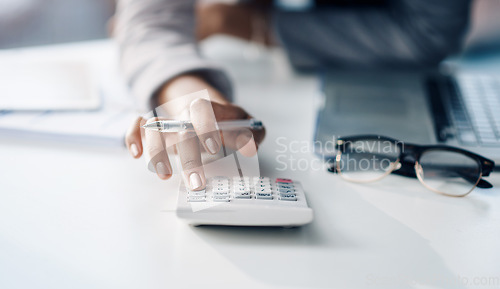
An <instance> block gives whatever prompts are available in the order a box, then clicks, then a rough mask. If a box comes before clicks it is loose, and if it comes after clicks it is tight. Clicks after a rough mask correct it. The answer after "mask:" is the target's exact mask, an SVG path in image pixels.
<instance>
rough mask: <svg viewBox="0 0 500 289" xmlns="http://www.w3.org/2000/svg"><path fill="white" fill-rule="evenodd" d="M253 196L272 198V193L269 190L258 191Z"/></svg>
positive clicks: (265, 198)
mask: <svg viewBox="0 0 500 289" xmlns="http://www.w3.org/2000/svg"><path fill="white" fill-rule="evenodd" d="M255 198H257V199H264V200H272V199H273V193H271V192H258V193H255Z"/></svg>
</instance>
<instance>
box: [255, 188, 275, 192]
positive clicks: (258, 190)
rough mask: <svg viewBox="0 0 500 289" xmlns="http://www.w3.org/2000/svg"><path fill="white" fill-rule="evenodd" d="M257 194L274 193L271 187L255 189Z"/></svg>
mask: <svg viewBox="0 0 500 289" xmlns="http://www.w3.org/2000/svg"><path fill="white" fill-rule="evenodd" d="M255 193H272V191H271V187H261V188H255Z"/></svg>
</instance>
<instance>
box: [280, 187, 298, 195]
mask: <svg viewBox="0 0 500 289" xmlns="http://www.w3.org/2000/svg"><path fill="white" fill-rule="evenodd" d="M278 192H279V193H280V194H294V193H295V190H294V189H285V188H278Z"/></svg>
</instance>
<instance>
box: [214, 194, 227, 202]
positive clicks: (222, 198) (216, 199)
mask: <svg viewBox="0 0 500 289" xmlns="http://www.w3.org/2000/svg"><path fill="white" fill-rule="evenodd" d="M229 199H230V198H229V195H227V196H213V197H212V200H213V201H214V202H229Z"/></svg>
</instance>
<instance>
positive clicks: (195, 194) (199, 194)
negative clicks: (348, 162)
mask: <svg viewBox="0 0 500 289" xmlns="http://www.w3.org/2000/svg"><path fill="white" fill-rule="evenodd" d="M205 194H206V191H205V190H199V191H188V195H189V196H205Z"/></svg>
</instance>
